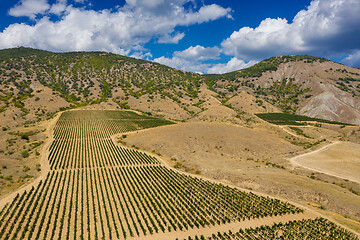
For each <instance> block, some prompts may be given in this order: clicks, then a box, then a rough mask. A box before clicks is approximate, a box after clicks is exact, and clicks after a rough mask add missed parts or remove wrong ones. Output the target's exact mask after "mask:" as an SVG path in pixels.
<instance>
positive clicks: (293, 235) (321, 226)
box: [184, 218, 359, 240]
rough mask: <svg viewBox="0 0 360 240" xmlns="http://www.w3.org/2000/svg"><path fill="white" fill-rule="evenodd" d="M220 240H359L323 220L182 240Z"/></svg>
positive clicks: (298, 221) (277, 224)
mask: <svg viewBox="0 0 360 240" xmlns="http://www.w3.org/2000/svg"><path fill="white" fill-rule="evenodd" d="M189 239H198V240H200V239H201V240H203V239H204V240H205V239H207V240H220V239H224V240H225V239H228V240H232V239H258V240H270V239H271V240H280V239H324V240H325V239H348V240H358V239H359V238H358V237H357V236H356V235H355V234H353V233H351V232H350V231H348V230H346V229H344V228H341V227H339V226H337V225H335V224H334V223H332V222H330V221H329V220H327V219H325V218H316V219H304V220H297V221H289V222H287V223H275V224H273V225H271V226H264V225H262V226H260V227H256V228H246V229H240V230H239V231H238V232H235V233H233V232H231V231H229V232H223V233H220V232H218V233H214V234H212V236H210V237H204V236H203V235H202V236H200V237H198V236H195V237H194V238H191V237H188V238H186V239H184V240H189Z"/></svg>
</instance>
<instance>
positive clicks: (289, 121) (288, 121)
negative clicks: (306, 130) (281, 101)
mask: <svg viewBox="0 0 360 240" xmlns="http://www.w3.org/2000/svg"><path fill="white" fill-rule="evenodd" d="M255 115H256V116H258V117H259V118H261V119H263V120H265V121H267V122H269V123H272V124H277V125H300V126H301V125H307V124H306V123H305V122H321V123H328V124H335V125H342V126H352V124H348V123H341V122H335V121H330V120H325V119H320V118H312V117H307V116H303V115H296V114H289V113H257V114H255Z"/></svg>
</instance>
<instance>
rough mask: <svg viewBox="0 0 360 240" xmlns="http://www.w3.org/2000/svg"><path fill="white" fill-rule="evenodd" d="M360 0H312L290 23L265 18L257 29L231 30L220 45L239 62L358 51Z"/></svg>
mask: <svg viewBox="0 0 360 240" xmlns="http://www.w3.org/2000/svg"><path fill="white" fill-rule="evenodd" d="M359 12H360V1H358V0H342V1H339V0H313V1H312V2H311V4H310V6H309V7H308V8H307V9H306V10H302V11H300V12H298V13H297V15H296V16H295V17H294V19H293V20H292V22H290V23H289V22H288V21H287V20H286V19H282V18H277V19H270V18H267V19H265V20H263V21H262V22H261V23H260V25H259V26H258V27H256V28H249V27H243V28H241V29H239V31H234V32H233V33H232V34H231V36H230V37H229V38H227V39H225V40H224V41H223V42H222V43H221V46H222V48H223V51H224V53H225V54H228V55H231V56H235V57H237V58H241V59H263V58H266V57H271V56H274V55H283V54H299V53H301V54H304V53H305V54H313V55H321V56H331V55H334V54H341V53H342V54H344V53H345V54H346V53H349V52H351V51H354V50H355V49H359V48H360V24H359V22H360V14H359Z"/></svg>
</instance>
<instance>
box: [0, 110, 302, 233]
mask: <svg viewBox="0 0 360 240" xmlns="http://www.w3.org/2000/svg"><path fill="white" fill-rule="evenodd" d="M169 123H170V122H168V121H163V120H158V119H154V118H150V117H146V116H140V115H137V114H135V113H132V112H124V111H70V112H66V113H63V114H62V115H61V117H60V118H59V120H58V122H57V124H56V125H55V128H54V141H53V143H52V144H51V146H50V154H49V161H50V166H51V170H50V171H49V173H48V175H47V177H46V178H45V180H44V181H41V182H40V184H39V185H37V186H35V187H33V188H31V190H30V191H28V192H24V193H23V194H20V195H17V196H16V197H15V198H14V199H13V201H12V202H10V203H9V204H7V205H6V206H5V207H4V208H3V209H0V239H100V238H101V239H125V238H129V237H140V238H143V237H145V236H146V235H147V236H148V235H151V234H154V237H155V236H156V235H155V234H157V233H159V234H160V233H169V232H171V233H172V232H173V233H176V232H184V231H186V230H190V229H204V228H206V227H207V226H210V227H214V228H216V226H219V225H223V224H228V223H234V222H235V223H236V222H242V221H247V220H251V219H259V218H264V217H271V216H282V215H284V216H285V215H286V216H288V215H292V214H295V215H296V214H297V213H301V212H303V210H302V209H299V208H298V207H296V206H294V205H291V204H289V203H286V202H282V201H280V200H277V199H272V198H269V197H263V196H258V195H255V194H253V193H249V192H243V191H240V190H238V189H235V188H231V187H228V186H224V185H222V184H217V183H213V182H210V181H206V180H202V179H199V178H195V177H192V176H189V175H185V174H180V173H178V172H176V171H174V170H171V169H168V168H167V167H165V166H164V165H163V164H162V163H161V162H160V161H159V160H157V159H156V158H154V157H152V156H149V155H147V154H145V153H141V152H139V151H137V150H133V149H128V148H125V147H122V146H117V145H115V144H114V143H113V142H112V140H111V136H112V135H113V134H116V133H121V132H127V131H133V130H137V129H143V128H147V127H154V126H158V125H164V124H169ZM184 233H186V232H184Z"/></svg>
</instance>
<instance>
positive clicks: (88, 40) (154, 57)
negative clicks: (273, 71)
mask: <svg viewBox="0 0 360 240" xmlns="http://www.w3.org/2000/svg"><path fill="white" fill-rule="evenodd" d="M359 12H360V1H359V0H342V1H339V0H296V1H288V0H273V1H266V0H252V1H241V0H226V1H220V0H122V1H120V0H117V1H115V0H114V1H110V0H14V1H9V0H0V48H1V49H3V48H10V47H16V46H27V47H33V48H39V49H45V50H50V51H57V52H63V51H99V50H100V51H109V52H114V53H118V54H122V55H127V56H131V57H136V58H142V59H147V60H151V61H155V62H159V63H162V64H165V65H168V66H171V67H175V68H178V69H183V70H188V71H193V72H199V73H223V72H229V71H234V70H238V69H241V68H245V67H249V66H251V65H253V64H255V63H256V62H259V61H261V60H263V59H266V58H268V57H272V56H277V55H287V54H308V55H313V56H321V57H326V58H330V59H332V60H335V61H338V62H341V63H344V64H347V65H350V66H354V67H360V24H359V23H360V14H359Z"/></svg>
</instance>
